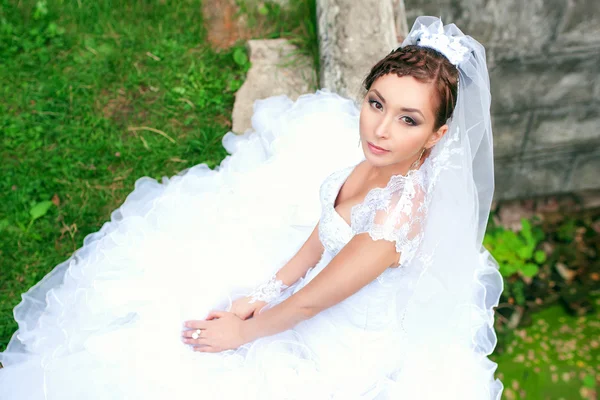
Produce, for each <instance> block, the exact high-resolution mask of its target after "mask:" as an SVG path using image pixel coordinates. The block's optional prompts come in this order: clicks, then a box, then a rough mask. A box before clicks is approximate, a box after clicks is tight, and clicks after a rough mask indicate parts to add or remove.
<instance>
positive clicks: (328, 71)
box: [317, 0, 398, 98]
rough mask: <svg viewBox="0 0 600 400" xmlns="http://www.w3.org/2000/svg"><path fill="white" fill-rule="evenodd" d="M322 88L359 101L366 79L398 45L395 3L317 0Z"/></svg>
mask: <svg viewBox="0 0 600 400" xmlns="http://www.w3.org/2000/svg"><path fill="white" fill-rule="evenodd" d="M317 19H318V31H319V51H320V57H321V71H320V82H321V86H322V87H325V88H327V89H330V90H332V91H334V92H337V93H339V94H340V95H342V96H347V97H350V98H358V97H360V95H361V93H362V80H363V79H364V78H365V76H366V75H367V74H368V73H369V70H370V69H371V67H372V66H373V64H375V63H376V62H377V61H379V60H380V59H381V58H383V57H384V56H385V55H387V54H389V53H390V51H392V50H393V49H394V48H396V47H397V46H398V39H397V37H396V28H395V19H394V7H393V5H392V0H317Z"/></svg>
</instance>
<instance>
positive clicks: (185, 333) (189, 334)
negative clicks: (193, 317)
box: [181, 329, 204, 338]
mask: <svg viewBox="0 0 600 400" xmlns="http://www.w3.org/2000/svg"><path fill="white" fill-rule="evenodd" d="M197 331H198V329H189V330H187V331H181V336H183V337H186V338H193V337H194V336H193V335H194V333H195V332H197ZM202 332H204V330H202V329H201V330H200V332H198V337H201V336H202Z"/></svg>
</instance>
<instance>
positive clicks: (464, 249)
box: [390, 17, 503, 400]
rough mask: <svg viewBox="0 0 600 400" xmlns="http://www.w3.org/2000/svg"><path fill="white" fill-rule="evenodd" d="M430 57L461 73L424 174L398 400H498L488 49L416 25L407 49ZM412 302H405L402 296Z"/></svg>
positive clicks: (444, 30) (449, 30)
mask: <svg viewBox="0 0 600 400" xmlns="http://www.w3.org/2000/svg"><path fill="white" fill-rule="evenodd" d="M414 44H416V45H419V46H426V47H431V48H434V49H435V50H438V51H439V52H440V53H442V54H444V55H445V56H446V57H447V58H448V59H449V60H450V61H451V62H452V63H453V64H454V65H456V66H457V68H458V72H459V89H458V98H457V104H456V108H455V110H454V113H453V116H452V118H451V120H450V121H449V127H450V129H449V130H448V133H447V134H446V135H445V137H444V138H443V139H442V140H441V141H440V142H439V143H438V144H437V145H436V146H435V147H434V148H433V151H432V153H431V155H430V156H429V158H428V159H427V160H426V162H425V163H424V164H423V166H422V167H421V168H422V169H423V168H424V169H426V171H425V172H426V173H427V176H429V179H428V182H427V187H426V191H427V195H426V204H425V205H424V206H425V207H426V208H425V209H426V213H427V218H426V220H425V225H424V226H423V237H422V241H421V243H420V247H419V250H418V252H417V255H416V256H415V258H414V260H413V262H412V265H411V267H410V268H411V269H413V268H414V269H415V270H416V271H417V272H416V274H417V278H416V279H415V282H416V283H415V285H414V287H413V290H411V292H412V293H411V297H410V299H409V301H408V303H407V305H406V307H405V308H404V309H403V311H402V313H401V315H399V318H401V320H402V324H403V326H404V328H405V332H404V333H403V337H402V339H401V340H403V341H404V343H405V344H406V346H405V351H404V353H403V359H402V360H401V362H402V368H401V369H400V370H399V372H398V373H397V374H396V375H395V376H393V377H392V379H391V380H390V385H391V386H392V393H394V398H396V396H397V398H403V399H417V398H418V399H440V398H444V399H461V400H466V399H468V400H470V399H473V400H474V399H499V398H500V396H501V393H502V389H503V386H502V383H501V382H500V381H499V380H494V376H493V375H494V371H495V369H496V367H497V364H495V363H493V362H492V361H490V360H489V359H488V358H487V356H488V355H489V354H491V353H492V351H493V350H494V347H495V346H496V334H495V332H494V328H493V322H494V310H493V307H495V306H496V305H497V304H498V300H499V297H500V294H501V292H502V289H503V281H502V277H501V275H500V273H499V272H498V265H497V264H496V262H495V260H494V259H493V258H492V256H491V255H490V254H489V253H488V252H487V251H486V250H485V249H484V248H483V247H482V240H483V236H484V233H485V229H486V224H487V220H488V215H489V212H490V205H491V202H492V195H493V189H494V169H493V146H492V129H491V117H490V100H491V95H490V85H489V77H488V71H487V67H486V59H485V50H484V48H483V46H482V45H481V44H480V43H478V42H477V41H476V40H475V39H473V38H471V37H469V36H465V35H464V34H463V33H462V32H461V31H460V30H459V29H458V28H457V27H456V26H455V25H454V24H451V25H446V26H445V27H444V26H443V24H442V22H441V20H439V19H438V18H434V17H420V18H418V19H417V20H416V22H415V24H414V26H413V28H412V30H411V32H410V34H409V35H408V37H407V38H406V40H405V41H404V42H403V43H402V47H403V46H405V45H414ZM399 296H403V298H406V297H405V296H406V294H405V293H403V294H399Z"/></svg>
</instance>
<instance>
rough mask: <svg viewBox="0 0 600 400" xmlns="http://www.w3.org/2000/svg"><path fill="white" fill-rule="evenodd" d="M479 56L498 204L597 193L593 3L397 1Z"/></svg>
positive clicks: (598, 96) (599, 163) (599, 114)
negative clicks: (488, 94)
mask: <svg viewBox="0 0 600 400" xmlns="http://www.w3.org/2000/svg"><path fill="white" fill-rule="evenodd" d="M404 3H405V4H404V5H405V10H406V15H407V20H408V26H409V27H410V26H412V24H413V22H414V20H415V18H416V17H417V16H419V15H435V16H441V17H442V20H443V21H444V23H450V22H453V23H455V24H456V25H457V26H458V27H460V28H461V30H463V32H465V33H467V34H469V35H471V36H473V37H474V38H476V39H477V40H479V41H480V42H482V43H483V44H484V46H485V47H486V49H487V56H488V66H489V70H490V80H491V85H492V115H493V125H494V139H495V154H496V198H498V199H510V198H519V197H530V196H536V195H548V194H554V193H564V192H570V191H581V190H586V189H600V0H531V1H521V0H442V1H431V0H404Z"/></svg>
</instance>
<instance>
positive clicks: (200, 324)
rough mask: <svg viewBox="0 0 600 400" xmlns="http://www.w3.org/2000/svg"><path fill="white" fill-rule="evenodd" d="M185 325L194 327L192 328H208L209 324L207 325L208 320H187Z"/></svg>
mask: <svg viewBox="0 0 600 400" xmlns="http://www.w3.org/2000/svg"><path fill="white" fill-rule="evenodd" d="M185 327H186V328H192V329H206V327H207V325H206V321H198V320H192V321H185Z"/></svg>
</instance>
